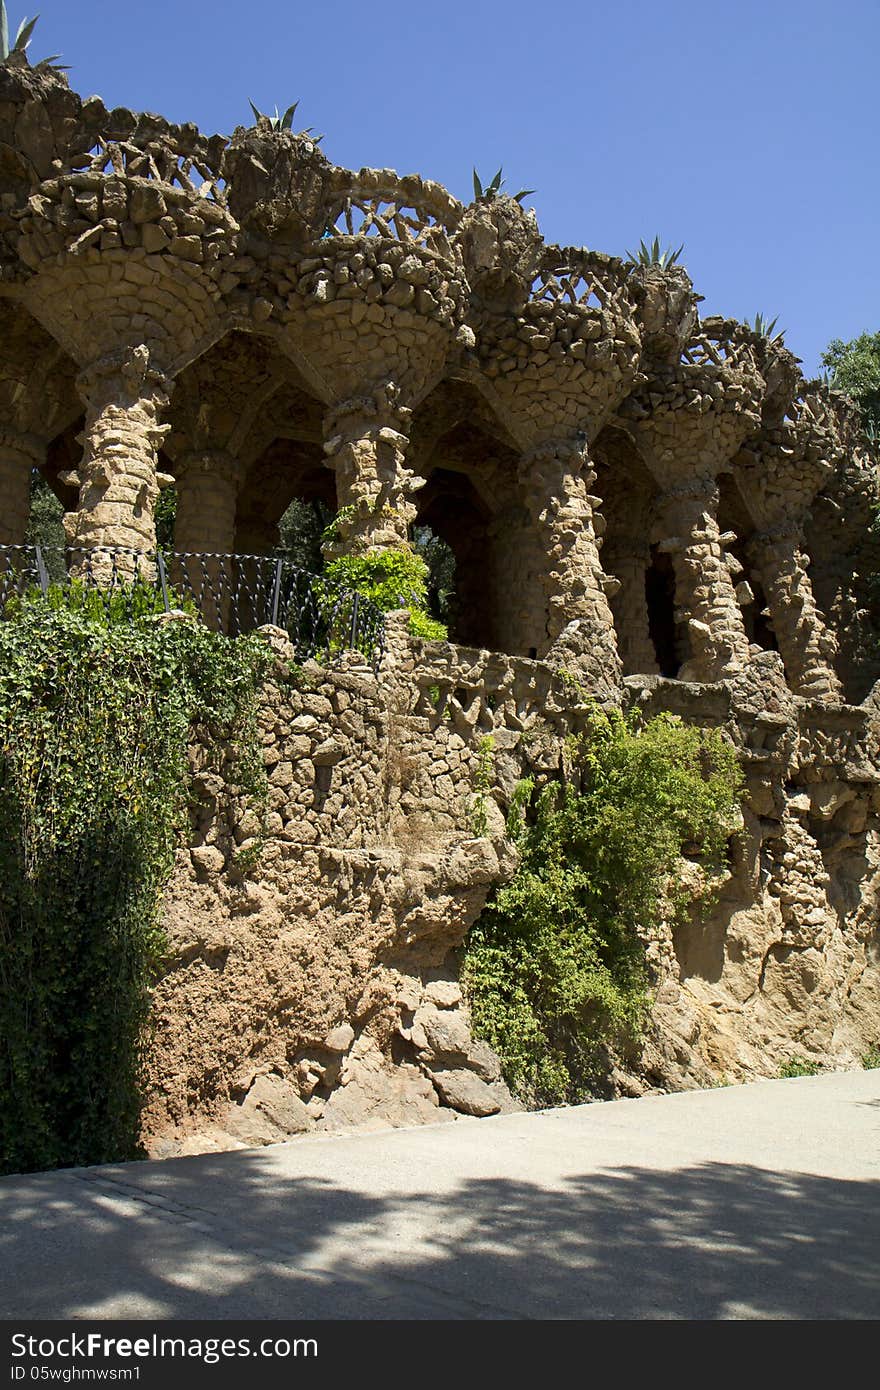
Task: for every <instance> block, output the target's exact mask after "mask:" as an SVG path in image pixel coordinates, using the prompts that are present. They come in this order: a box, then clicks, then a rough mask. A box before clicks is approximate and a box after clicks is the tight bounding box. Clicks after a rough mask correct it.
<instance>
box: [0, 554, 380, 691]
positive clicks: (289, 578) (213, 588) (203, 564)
mask: <svg viewBox="0 0 880 1390" xmlns="http://www.w3.org/2000/svg"><path fill="white" fill-rule="evenodd" d="M37 590H39V591H41V592H42V593H43V594H45V595H47V596H49V597H51V596H52V594H53V593H54V594H57V595H58V596H59V598H61V597H65V593H64V591H65V590H67V591H68V593H67V595H66V600H67V602H76V603H79V604H80V605H81V606H82V607H84V608H88V607H90V606H93V605H95V604H98V605H100V607H101V608H102V609H103V610H104V612H105V613H106V615H107V616H108V617H112V618H114V619H115V620H116V621H119V622H124V621H130V622H132V621H135V620H136V619H138V618H140V617H143V616H145V615H147V614H149V613H162V612H166V613H170V612H173V611H177V610H182V611H184V612H189V613H192V614H197V615H198V616H199V617H200V618H201V619H202V621H203V622H204V623H205V624H206V625H207V626H208V627H210V628H213V629H214V630H215V631H217V632H223V633H225V634H226V635H227V636H230V637H237V636H240V635H242V634H243V633H247V632H253V631H254V629H255V628H258V627H263V626H264V625H266V624H268V623H271V624H272V625H273V626H275V627H280V628H283V629H284V631H285V632H286V633H287V635H288V637H289V638H290V640H291V642H292V643H293V646H294V647H295V649H296V654H297V658H298V659H299V660H301V661H304V660H306V659H307V658H308V657H310V656H317V655H319V654H326V655H331V654H333V653H335V652H341V651H358V652H360V653H361V654H362V655H363V656H364V657H365V658H366V659H367V661H369V662H371V664H372V665H373V666H374V668H378V666H379V663H380V662H381V659H382V654H383V652H384V650H385V614H384V612H383V611H382V609H380V608H378V607H377V605H376V604H375V603H373V602H371V600H370V599H367V598H365V597H364V596H363V594H359V593H356V592H353V591H344V592H339V593H337V592H332V591H330V590H329V589H328V588H327V587H325V585H324V583H323V581H322V580H321V578H320V576H318V575H314V574H309V573H308V572H307V571H306V570H301V569H297V567H296V566H295V565H293V564H291V563H290V561H289V560H285V559H283V558H279V557H276V556H271V555H233V554H207V553H198V554H195V553H190V552H185V551H139V550H127V549H123V548H119V547H109V546H107V547H105V546H95V547H83V546H68V547H66V548H61V547H52V546H38V545H0V617H3V616H6V615H7V614H8V612H9V611H10V603H11V601H12V600H14V599H16V598H21V597H23V596H24V595H25V594H27V593H29V592H34V591H37Z"/></svg>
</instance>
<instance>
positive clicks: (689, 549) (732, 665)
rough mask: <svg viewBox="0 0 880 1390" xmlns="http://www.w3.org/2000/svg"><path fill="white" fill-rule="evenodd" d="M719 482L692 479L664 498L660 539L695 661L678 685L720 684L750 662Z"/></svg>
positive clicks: (687, 664) (690, 662)
mask: <svg viewBox="0 0 880 1390" xmlns="http://www.w3.org/2000/svg"><path fill="white" fill-rule="evenodd" d="M717 517H718V483H717V481H716V479H715V478H713V477H705V476H703V477H699V476H698V477H695V478H688V479H687V480H686V481H684V482H682V483H680V484H678V485H677V486H674V487H672V488H670V489H669V491H667V492H666V493H664V495H663V496H662V498H660V499H659V515H658V522H657V529H656V534H657V535H658V536H659V537H660V542H659V548H660V550H663V551H667V552H668V553H669V554H670V555H671V557H672V563H673V568H674V570H675V602H676V607H677V608H678V609H680V610H682V611H683V612H684V614H685V617H686V621H687V626H688V633H689V637H690V647H691V651H690V658H689V659H688V660H687V661H686V662H685V664H684V665H683V666H682V668H681V671H680V672H679V680H690V681H717V680H722V679H724V678H725V677H726V676H729V675H732V674H733V673H734V672H735V671H739V670H741V669H742V668H743V667H744V666H745V665H746V664H747V663H748V660H749V640H748V637H747V636H746V630H745V627H744V626H743V618H742V610H741V609H740V606H739V604H738V602H737V598H736V590H735V588H734V583H733V574H732V570H731V566H730V564H729V562H728V557H727V556H726V555H725V553H724V545H723V542H722V538H721V532H720V530H719V527H718V519H717Z"/></svg>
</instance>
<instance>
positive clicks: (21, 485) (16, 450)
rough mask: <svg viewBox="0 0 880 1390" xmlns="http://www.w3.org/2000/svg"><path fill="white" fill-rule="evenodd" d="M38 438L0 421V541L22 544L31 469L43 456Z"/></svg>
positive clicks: (25, 531)
mask: <svg viewBox="0 0 880 1390" xmlns="http://www.w3.org/2000/svg"><path fill="white" fill-rule="evenodd" d="M45 456H46V451H45V448H44V446H43V445H42V444H41V443H40V441H39V440H37V439H35V438H33V437H32V436H30V435H26V434H21V433H20V432H19V431H17V430H13V429H7V428H5V427H4V426H2V425H0V545H23V544H24V540H25V536H26V534H27V526H28V518H29V516H30V510H31V473H32V471H33V469H34V468H35V467H36V466H37V465H38V464H40V463H42V462H43V461H44V459H45Z"/></svg>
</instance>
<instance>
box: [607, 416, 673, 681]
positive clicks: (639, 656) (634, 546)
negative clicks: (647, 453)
mask: <svg viewBox="0 0 880 1390" xmlns="http://www.w3.org/2000/svg"><path fill="white" fill-rule="evenodd" d="M593 458H594V464H595V468H596V482H595V489H596V493H597V495H598V496H599V497H600V498H601V499H602V516H603V517H604V520H605V534H604V537H603V546H602V567H603V569H604V570H605V571H606V573H608V574H609V575H611V576H612V577H613V578H614V579H615V580H616V581H617V584H618V586H619V587H618V588H617V590H616V592H615V593H614V594H613V595H612V597H611V611H612V613H613V615H614V625H615V628H616V630H617V642H618V648H619V651H620V658H621V662H622V663H623V671H624V675H656V674H658V673H659V674H661V675H664V676H675V675H677V674H678V669H679V667H680V665H681V663H682V660H683V655H684V653H683V646H684V643H685V641H686V638H685V636H684V633H683V630H682V624H681V623H680V622H679V619H678V617H677V613H676V605H675V576H674V573H673V571H672V565H671V562H670V560H669V557H668V556H667V555H665V554H663V552H662V550H661V549H660V547H659V546H658V545H656V544H652V543H651V542H652V536H651V524H652V517H653V515H654V512H655V509H656V499H657V492H658V489H657V484H656V482H655V480H654V478H653V477H652V475H651V473H650V472H649V470H648V468H647V466H646V464H645V461H644V459H643V458H642V456H641V454H640V452H639V450H638V448H637V447H636V445H635V443H634V442H633V440H632V439H631V437H630V436H629V434H628V433H627V432H626V431H625V430H623V429H620V428H618V427H616V426H606V428H605V429H603V430H602V432H601V434H600V435H599V436H598V438H597V440H596V442H595V444H594V446H593Z"/></svg>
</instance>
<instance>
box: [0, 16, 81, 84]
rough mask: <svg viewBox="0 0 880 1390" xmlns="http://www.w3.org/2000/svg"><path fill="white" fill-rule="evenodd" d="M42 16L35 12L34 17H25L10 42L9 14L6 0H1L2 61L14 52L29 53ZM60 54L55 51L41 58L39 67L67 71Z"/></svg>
mask: <svg viewBox="0 0 880 1390" xmlns="http://www.w3.org/2000/svg"><path fill="white" fill-rule="evenodd" d="M39 18H40V16H39V15H38V14H35V15H34V17H33V19H28V18H26V17H25V18H24V19H23V20H22V21H21V23H20V24H19V26H18V32H17V33H16V35H15V38H14V39H13V41H12V43H11V44H10V42H9V16H8V15H7V13H6V3H5V0H0V63H5V61H6V59H7V58H8V57H9V56H10V54H12V53H27V50H28V45H29V44H30V41H31V35H32V34H33V32H34V26H35V25H36V22H37V20H38V19H39ZM58 58H59V55H58V54H57V53H53V54H52V56H51V57H50V58H41V59H40V61H39V63H38V64H37V67H40V68H53V69H54V71H55V72H67V68H66V67H65V66H64V64H63V63H59V62H58Z"/></svg>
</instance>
